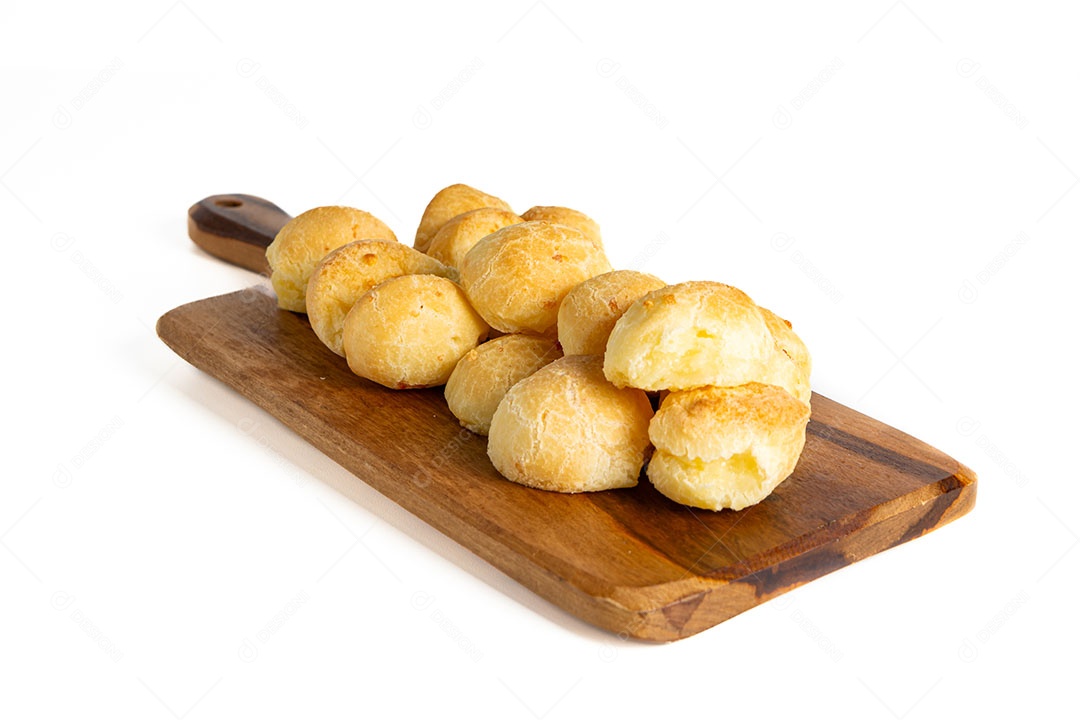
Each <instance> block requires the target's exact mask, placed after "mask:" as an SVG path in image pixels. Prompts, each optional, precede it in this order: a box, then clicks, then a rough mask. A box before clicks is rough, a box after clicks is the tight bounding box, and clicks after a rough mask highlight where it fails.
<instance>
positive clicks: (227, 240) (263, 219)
mask: <svg viewBox="0 0 1080 720" xmlns="http://www.w3.org/2000/svg"><path fill="white" fill-rule="evenodd" d="M291 219H292V216H291V215H289V214H288V213H287V212H285V211H284V210H282V209H281V208H279V207H278V206H277V205H275V204H274V203H272V202H270V201H269V200H263V199H262V198H260V197H255V196H254V195H211V196H210V197H207V198H203V199H202V200H200V201H199V202H197V203H195V204H194V205H192V206H191V208H190V209H189V210H188V235H189V236H190V237H191V239H192V240H193V241H194V242H195V244H196V245H198V246H199V247H201V248H202V249H203V250H205V251H206V252H208V253H210V254H211V255H214V256H215V257H219V258H221V259H222V260H224V261H225V262H228V263H232V264H233V265H239V266H240V267H242V268H247V269H248V270H251V271H253V272H257V273H259V274H261V275H269V274H270V266H269V264H267V262H266V248H267V246H268V245H269V244H270V243H272V242H273V241H274V236H276V235H277V234H278V230H280V229H281V228H282V227H283V226H284V225H285V223H287V222H288V221H289V220H291Z"/></svg>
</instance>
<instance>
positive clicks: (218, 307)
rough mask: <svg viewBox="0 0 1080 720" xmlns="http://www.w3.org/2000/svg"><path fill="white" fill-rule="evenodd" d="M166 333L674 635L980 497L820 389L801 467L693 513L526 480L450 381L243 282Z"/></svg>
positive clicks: (174, 320) (363, 471) (283, 413)
mask: <svg viewBox="0 0 1080 720" xmlns="http://www.w3.org/2000/svg"><path fill="white" fill-rule="evenodd" d="M158 334H159V335H160V336H161V338H162V339H163V340H164V341H165V342H166V344H168V345H169V347H171V348H172V349H173V350H175V351H176V352H177V353H178V354H179V355H180V356H181V357H183V358H184V359H186V360H187V361H188V362H190V363H191V364H193V365H194V366H196V367H198V368H200V369H202V370H204V371H205V372H207V373H209V374H210V375H212V376H213V377H215V378H218V379H219V380H221V381H222V382H224V383H225V384H227V385H229V386H230V387H232V388H234V389H235V390H236V391H238V392H240V393H241V394H242V395H244V396H245V397H247V398H249V399H250V400H252V401H253V402H254V403H256V404H257V405H259V406H260V407H262V408H264V409H265V410H267V411H268V412H269V413H271V414H272V415H274V416H275V417H277V418H278V419H279V420H281V421H282V422H283V423H285V424H286V425H287V426H289V427H290V428H292V429H293V430H294V431H296V432H297V433H298V434H299V435H301V436H302V437H304V438H305V439H306V440H308V441H309V442H310V443H311V444H312V445H314V446H315V447H317V448H318V449H320V450H321V451H322V452H324V453H326V454H327V455H328V456H329V457H331V458H332V459H334V460H335V461H336V462H338V463H340V464H341V465H342V466H344V467H345V468H347V469H348V470H350V471H351V472H352V473H353V474H354V475H356V476H357V477H358V478H359V479H360V480H362V481H364V482H366V483H368V484H369V485H371V486H372V487H374V488H375V489H377V490H378V491H379V492H381V493H382V494H384V495H386V496H387V497H389V498H390V499H392V500H394V501H395V502H397V503H398V504H400V505H402V506H403V507H404V508H406V509H407V510H409V511H410V512H412V513H414V514H415V515H417V516H418V517H420V518H421V519H423V520H425V521H426V522H428V523H429V524H431V525H432V526H434V527H435V528H437V529H439V530H440V531H442V532H443V533H445V534H446V535H447V536H449V537H450V538H452V539H454V540H456V541H457V542H459V543H461V544H462V545H463V546H465V547H466V548H469V549H470V550H472V551H473V552H475V553H476V554H477V555H479V556H480V557H482V558H484V559H485V560H487V561H489V562H490V563H492V564H493V565H495V566H496V567H498V568H499V569H500V570H502V571H503V572H505V573H506V574H507V575H509V576H511V577H513V578H514V579H516V580H518V581H519V582H521V583H522V584H523V585H525V586H527V587H528V588H530V589H532V590H533V591H534V592H536V593H538V594H539V595H541V596H542V597H544V598H546V599H548V600H549V601H551V602H552V603H554V604H556V605H558V606H560V607H562V608H564V609H565V610H567V611H569V612H570V613H573V614H574V615H576V616H578V617H581V618H583V619H584V620H586V621H588V622H590V623H593V624H595V625H597V626H600V627H602V628H606V629H608V630H610V631H612V632H614V633H618V634H620V635H623V636H627V637H634V638H641V639H646V640H657V641H666V640H676V639H679V638H684V637H687V636H689V635H693V634H695V633H698V632H700V631H702V630H705V629H706V628H709V627H711V626H713V625H716V624H717V623H720V622H722V621H724V620H726V619H728V618H730V617H732V616H733V615H736V614H738V613H740V612H742V611H744V610H747V609H749V608H751V607H753V606H755V605H757V604H759V603H761V602H764V601H766V600H768V599H770V598H772V597H775V596H777V595H779V594H781V593H784V592H786V591H788V590H791V589H792V588H794V587H797V586H799V585H801V584H803V583H806V582H808V581H810V580H813V579H814V578H817V577H820V576H822V575H825V574H827V573H829V572H832V571H834V570H837V569H839V568H841V567H844V566H847V565H850V564H851V563H853V562H856V561H857V560H860V559H862V558H865V557H867V556H869V555H873V554H874V553H877V552H880V551H882V550H884V549H886V548H889V547H892V546H894V545H897V544H900V543H903V542H906V541H908V540H911V539H914V538H917V537H920V536H922V535H924V534H926V533H927V532H930V531H931V530H934V529H935V528H937V527H940V526H941V525H943V524H945V523H947V522H950V521H952V520H954V519H956V518H957V517H959V516H961V515H963V514H964V513H966V512H968V511H969V510H971V508H972V507H973V505H974V503H975V494H976V479H975V475H974V473H972V472H971V471H970V470H969V469H968V468H966V467H964V466H963V465H961V464H960V463H958V462H957V461H956V460H954V459H952V458H951V457H949V456H947V455H945V454H944V453H942V452H940V451H939V450H936V449H934V448H932V447H930V446H929V445H927V444H925V443H923V442H920V441H919V440H916V439H915V438H912V437H911V436H909V435H906V434H904V433H902V432H900V431H899V430H896V429H895V428H892V427H889V426H887V425H885V424H883V423H880V422H878V421H876V420H873V419H872V418H869V417H867V416H865V415H862V414H860V413H858V412H856V411H854V410H851V409H850V408H847V407H845V406H843V405H841V404H839V403H836V402H833V401H832V400H829V399H828V398H825V397H822V396H820V395H815V396H814V398H813V401H812V405H813V414H812V417H811V420H810V424H809V426H808V428H807V441H806V448H805V450H804V451H803V455H802V458H801V459H800V461H799V465H798V467H797V468H796V470H795V472H794V474H793V475H792V476H791V477H790V478H788V479H787V480H786V481H785V482H784V483H782V484H781V485H780V487H779V488H777V490H776V491H775V492H773V494H772V495H770V496H769V497H768V498H767V499H766V500H765V501H763V502H762V503H760V504H758V505H755V506H753V507H750V508H747V509H745V510H741V511H739V512H733V511H729V510H725V511H722V512H715V513H714V512H709V511H704V510H694V509H691V508H688V507H685V506H682V505H678V504H676V503H674V502H671V501H670V500H667V499H666V498H664V497H663V496H662V495H660V494H659V493H658V492H656V491H655V490H654V489H653V488H652V486H651V485H650V484H649V483H648V481H647V480H646V479H645V477H644V474H643V475H642V479H641V482H640V483H639V485H638V487H636V488H632V489H626V490H611V491H606V492H602V493H592V494H583V495H561V494H557V493H549V492H544V491H540V490H532V489H529V488H525V487H522V486H519V485H515V484H513V483H511V482H509V481H507V480H505V479H503V478H502V477H500V476H499V474H498V473H497V472H496V471H495V469H494V468H493V467H492V466H491V463H490V462H489V461H488V458H487V454H486V444H485V438H483V437H480V436H477V435H474V434H472V433H470V432H468V431H467V430H464V429H462V428H461V427H460V426H459V425H458V423H457V422H456V421H455V419H454V418H453V416H452V415H451V414H450V412H449V410H448V409H447V407H446V403H445V402H444V400H443V397H442V388H435V389H430V390H422V391H408V392H401V391H392V390H387V389H385V388H382V387H380V386H378V385H375V384H374V383H370V382H367V381H365V380H362V379H360V378H358V377H356V376H355V375H353V374H352V373H350V372H349V369H348V366H347V365H346V364H345V361H344V359H342V358H340V357H338V356H337V355H334V354H333V353H332V352H330V351H329V350H328V349H326V348H325V347H324V346H323V345H322V343H320V342H319V340H318V339H317V338H316V337H315V335H314V333H313V332H312V330H311V328H310V326H309V325H308V322H307V319H306V318H305V317H304V316H302V315H297V314H294V313H291V312H287V311H283V310H279V309H278V308H277V306H276V302H275V299H274V297H273V296H272V294H271V293H270V292H269V291H268V290H265V289H263V288H259V287H256V288H249V289H248V290H244V291H241V292H237V293H232V294H230V295H223V296H220V297H215V298H210V299H207V300H202V301H199V302H195V303H191V304H188V305H184V306H182V307H179V308H177V309H175V310H172V311H171V312H169V313H167V314H165V315H164V316H162V317H161V319H160V320H159V321H158Z"/></svg>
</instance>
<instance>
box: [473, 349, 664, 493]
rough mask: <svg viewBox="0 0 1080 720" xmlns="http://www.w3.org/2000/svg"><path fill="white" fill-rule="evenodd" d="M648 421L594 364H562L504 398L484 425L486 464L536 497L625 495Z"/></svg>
mask: <svg viewBox="0 0 1080 720" xmlns="http://www.w3.org/2000/svg"><path fill="white" fill-rule="evenodd" d="M651 416H652V406H651V405H650V404H649V399H648V398H647V397H646V396H645V393H644V392H642V391H640V390H634V389H632V388H623V389H619V388H616V387H615V386H614V385H612V384H611V383H609V382H608V381H607V380H606V379H605V378H604V374H603V367H602V359H601V358H600V357H599V356H595V355H575V356H573V357H564V358H562V359H561V360H556V361H555V362H553V363H551V364H550V365H547V366H546V367H543V368H541V369H539V370H537V371H536V372H534V373H533V374H532V375H529V376H528V377H526V378H525V379H524V380H521V381H520V382H518V383H517V384H516V385H514V386H513V387H512V388H510V390H509V391H508V392H507V393H506V395H505V396H504V397H503V399H502V401H501V402H500V403H499V406H498V409H496V411H495V415H494V416H493V417H492V420H491V430H490V434H489V437H488V457H490V458H491V462H492V464H494V465H495V468H496V469H497V470H498V471H499V472H500V473H502V474H503V475H504V476H505V477H506V478H508V479H510V480H512V481H514V482H516V483H520V484H522V485H527V486H529V487H534V488H539V489H541V490H554V491H558V492H588V491H594V490H608V489H611V488H619V487H632V486H634V485H636V484H637V481H638V476H639V474H640V473H641V466H642V465H643V464H644V461H645V453H646V450H647V448H648V446H649V439H648V425H649V418H650V417H651Z"/></svg>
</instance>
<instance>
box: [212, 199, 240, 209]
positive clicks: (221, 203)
mask: <svg viewBox="0 0 1080 720" xmlns="http://www.w3.org/2000/svg"><path fill="white" fill-rule="evenodd" d="M214 204H215V205H217V206H218V207H227V208H234V207H240V206H241V205H243V204H244V203H242V202H240V201H239V200H227V199H224V198H222V199H221V200H215V201H214Z"/></svg>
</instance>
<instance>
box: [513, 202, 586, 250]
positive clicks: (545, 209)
mask: <svg viewBox="0 0 1080 720" xmlns="http://www.w3.org/2000/svg"><path fill="white" fill-rule="evenodd" d="M521 218H522V219H523V220H525V221H528V222H533V221H536V220H543V221H544V222H549V223H555V224H556V225H569V226H570V227H572V228H574V229H576V230H580V231H581V234H582V235H584V236H585V237H587V238H589V239H590V240H594V241H596V243H597V244H601V243H602V242H603V240H602V238H601V237H600V225H599V224H597V222H596V221H595V220H593V219H592V218H591V217H589V216H588V215H586V214H585V213H583V212H581V211H580V210H573V209H571V208H568V207H558V206H556V205H537V206H535V207H531V208H529V209H528V210H526V211H525V212H523V213H522V214H521Z"/></svg>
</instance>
